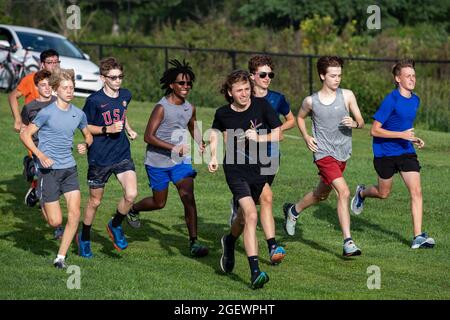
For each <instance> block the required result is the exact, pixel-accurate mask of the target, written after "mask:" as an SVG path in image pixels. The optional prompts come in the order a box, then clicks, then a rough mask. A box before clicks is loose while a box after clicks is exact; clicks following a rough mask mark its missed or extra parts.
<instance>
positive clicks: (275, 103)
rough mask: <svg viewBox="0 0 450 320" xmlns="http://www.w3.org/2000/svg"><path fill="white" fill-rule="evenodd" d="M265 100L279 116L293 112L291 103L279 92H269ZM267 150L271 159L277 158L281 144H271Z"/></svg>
mask: <svg viewBox="0 0 450 320" xmlns="http://www.w3.org/2000/svg"><path fill="white" fill-rule="evenodd" d="M264 98H265V99H266V100H267V101H268V102H269V103H270V105H271V106H272V108H273V110H275V112H276V113H277V115H278V116H280V115H283V116H287V115H288V114H289V112H290V111H291V108H290V106H289V102H287V100H286V98H285V97H284V95H283V94H281V93H279V92H276V91H272V90H267V94H266V95H265V96H264ZM269 132H270V131H269ZM267 148H268V151H267V155H268V156H269V157H271V156H272V155H273V156H274V157H276V156H278V155H279V154H280V146H279V142H271V143H269V144H268V147H267Z"/></svg>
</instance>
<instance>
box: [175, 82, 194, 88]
mask: <svg viewBox="0 0 450 320" xmlns="http://www.w3.org/2000/svg"><path fill="white" fill-rule="evenodd" d="M174 83H177V84H179V85H180V86H184V85H185V84H187V85H188V86H189V87H192V85H193V83H192V81H175V82H174Z"/></svg>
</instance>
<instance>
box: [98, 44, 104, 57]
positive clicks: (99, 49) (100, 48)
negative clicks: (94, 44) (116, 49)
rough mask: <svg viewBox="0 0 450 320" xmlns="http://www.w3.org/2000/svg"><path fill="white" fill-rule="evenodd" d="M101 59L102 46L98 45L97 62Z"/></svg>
mask: <svg viewBox="0 0 450 320" xmlns="http://www.w3.org/2000/svg"><path fill="white" fill-rule="evenodd" d="M102 59H103V45H102V44H99V45H98V60H99V61H100V60H102Z"/></svg>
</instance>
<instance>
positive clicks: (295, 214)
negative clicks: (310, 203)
mask: <svg viewBox="0 0 450 320" xmlns="http://www.w3.org/2000/svg"><path fill="white" fill-rule="evenodd" d="M290 211H291V214H292V215H293V216H295V217H298V215H299V214H300V212H297V210H295V204H294V205H293V206H292V207H291V209H290Z"/></svg>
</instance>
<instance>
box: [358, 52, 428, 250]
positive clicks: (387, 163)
mask: <svg viewBox="0 0 450 320" xmlns="http://www.w3.org/2000/svg"><path fill="white" fill-rule="evenodd" d="M414 65H415V63H414V61H413V60H402V61H399V62H398V63H396V64H395V65H394V67H393V69H392V74H393V76H394V80H395V85H396V87H397V88H396V89H394V90H393V91H392V92H391V93H389V94H388V95H387V96H386V97H385V98H384V100H383V102H382V103H381V105H380V107H379V109H378V110H377V112H376V113H375V115H374V116H373V119H374V122H373V125H372V129H371V130H370V134H371V135H372V136H373V144H372V146H373V155H374V159H373V164H374V167H375V171H376V172H377V174H378V184H377V185H373V186H370V187H367V188H366V187H365V186H364V185H363V184H360V185H358V186H357V187H356V193H355V196H354V197H353V199H352V203H351V209H352V211H353V213H354V214H360V213H361V212H362V210H363V208H364V200H365V198H378V199H387V198H388V196H389V194H390V193H391V189H392V183H393V177H394V174H395V173H397V172H400V176H401V177H402V179H403V182H404V183H405V185H406V187H407V188H408V190H409V194H410V197H411V215H412V221H413V236H414V237H413V240H412V243H411V248H412V249H418V248H433V247H434V244H435V242H434V239H433V238H430V237H428V235H427V234H426V233H425V232H422V217H423V209H422V203H423V198H422V188H421V185H420V164H419V161H418V160H417V154H416V151H415V150H414V146H413V144H414V145H415V146H417V148H419V149H421V148H423V147H424V145H425V142H424V141H423V140H422V139H420V138H418V137H416V136H415V134H414V128H413V127H414V120H415V119H416V116H417V110H418V109H419V104H420V99H419V97H418V96H417V95H416V94H414V92H413V90H414V88H415V86H416V72H415V68H414Z"/></svg>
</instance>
